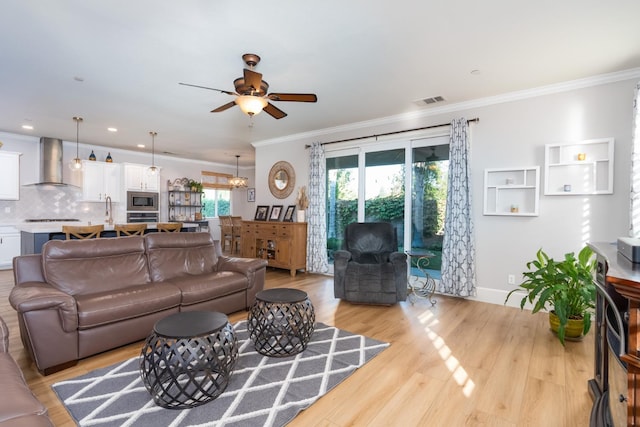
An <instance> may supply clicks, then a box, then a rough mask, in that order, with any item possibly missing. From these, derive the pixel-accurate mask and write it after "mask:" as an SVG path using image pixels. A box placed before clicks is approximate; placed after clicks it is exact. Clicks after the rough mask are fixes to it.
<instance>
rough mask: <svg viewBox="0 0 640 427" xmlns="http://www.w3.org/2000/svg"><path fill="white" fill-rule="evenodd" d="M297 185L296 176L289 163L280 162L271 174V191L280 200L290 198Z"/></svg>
mask: <svg viewBox="0 0 640 427" xmlns="http://www.w3.org/2000/svg"><path fill="white" fill-rule="evenodd" d="M295 185H296V174H295V172H294V171H293V166H291V164H290V163H289V162H285V161H280V162H277V163H276V164H275V165H273V166H272V167H271V171H270V172H269V190H271V194H273V195H274V196H275V197H277V198H278V199H284V198H286V197H288V196H289V195H290V194H291V193H292V192H293V188H294V187H295Z"/></svg>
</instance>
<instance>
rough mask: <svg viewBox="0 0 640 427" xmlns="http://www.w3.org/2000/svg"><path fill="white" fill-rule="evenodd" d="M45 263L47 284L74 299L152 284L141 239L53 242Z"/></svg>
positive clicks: (44, 255) (47, 248) (46, 246)
mask: <svg viewBox="0 0 640 427" xmlns="http://www.w3.org/2000/svg"><path fill="white" fill-rule="evenodd" d="M42 261H43V270H44V275H45V278H46V280H47V282H48V283H50V284H51V285H52V286H53V287H55V288H57V289H59V290H61V291H62V292H65V293H67V294H70V295H88V294H92V293H95V292H104V291H114V290H118V289H123V288H127V287H130V286H132V285H138V284H144V283H148V282H150V279H149V270H148V267H147V262H146V261H147V260H146V257H145V253H144V239H143V237H141V236H131V237H115V238H109V239H91V240H50V241H48V242H47V243H45V244H44V245H43V246H42Z"/></svg>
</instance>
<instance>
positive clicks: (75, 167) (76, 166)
mask: <svg viewBox="0 0 640 427" xmlns="http://www.w3.org/2000/svg"><path fill="white" fill-rule="evenodd" d="M73 121H74V122H76V157H75V159H72V160H71V162H69V168H70V169H71V170H72V171H80V170H82V160H81V159H80V155H79V148H78V146H79V145H80V142H79V141H80V138H79V135H80V122H81V121H82V117H74V118H73Z"/></svg>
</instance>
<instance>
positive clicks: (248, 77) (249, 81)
mask: <svg viewBox="0 0 640 427" xmlns="http://www.w3.org/2000/svg"><path fill="white" fill-rule="evenodd" d="M244 83H245V84H246V85H247V86H250V87H252V88H253V90H255V91H260V86H261V84H262V74H260V73H256V72H255V71H253V70H248V69H246V68H245V69H244Z"/></svg>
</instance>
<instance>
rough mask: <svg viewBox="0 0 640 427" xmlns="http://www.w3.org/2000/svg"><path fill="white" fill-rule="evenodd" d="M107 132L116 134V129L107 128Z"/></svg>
mask: <svg viewBox="0 0 640 427" xmlns="http://www.w3.org/2000/svg"><path fill="white" fill-rule="evenodd" d="M107 130H108V131H109V132H118V129H116V128H107Z"/></svg>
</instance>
